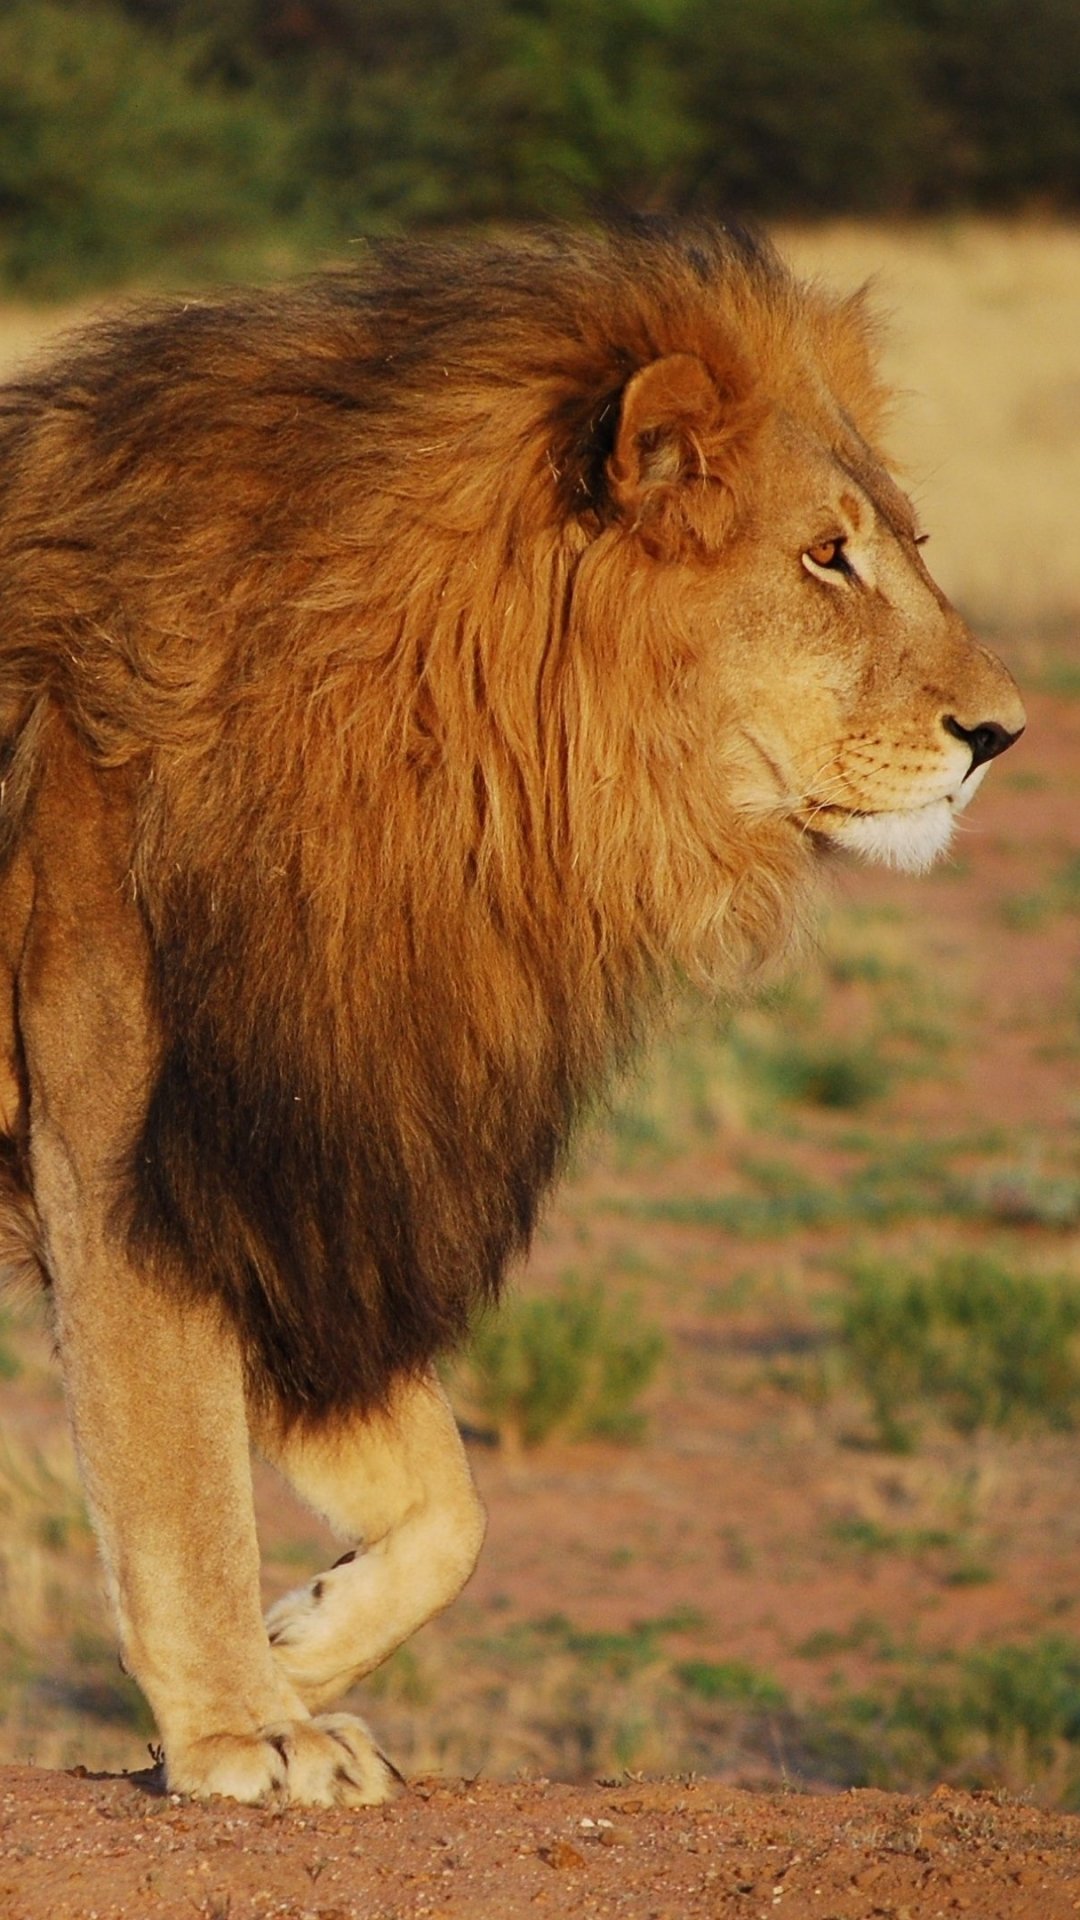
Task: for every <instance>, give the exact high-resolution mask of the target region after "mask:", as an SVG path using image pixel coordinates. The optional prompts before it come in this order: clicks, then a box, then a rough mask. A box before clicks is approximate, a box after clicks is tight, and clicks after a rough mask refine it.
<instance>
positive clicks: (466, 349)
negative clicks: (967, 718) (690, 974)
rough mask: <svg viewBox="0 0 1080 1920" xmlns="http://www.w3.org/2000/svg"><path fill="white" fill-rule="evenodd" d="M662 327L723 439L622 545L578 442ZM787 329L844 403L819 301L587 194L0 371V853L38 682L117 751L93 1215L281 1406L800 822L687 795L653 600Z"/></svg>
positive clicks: (693, 765)
mask: <svg viewBox="0 0 1080 1920" xmlns="http://www.w3.org/2000/svg"><path fill="white" fill-rule="evenodd" d="M665 355H694V356H696V357H697V359H698V360H699V361H700V362H701V364H702V365H703V366H704V367H705V368H706V369H707V370H708V374H709V377H710V379H711V380H712V381H713V382H714V384H715V388H716V391H717V393H718V394H719V395H720V396H721V398H722V400H723V402H724V406H725V409H726V413H725V419H726V422H727V424H726V425H725V429H724V432H725V434H726V436H727V438H726V441H725V443H724V447H721V445H720V441H719V440H718V441H717V444H716V447H715V448H714V449H713V453H714V454H715V458H716V460H717V461H719V460H720V459H721V458H723V459H724V460H726V462H727V469H726V472H727V483H726V485H725V489H724V499H723V503H722V507H721V503H719V496H718V495H717V504H716V505H715V508H714V507H713V505H712V504H711V502H712V499H713V496H712V495H710V494H708V493H707V491H706V479H707V476H706V475H705V474H704V472H703V475H702V490H701V494H700V514H699V518H698V521H697V522H695V529H696V530H695V532H694V536H693V539H692V540H691V538H690V534H689V532H687V533H686V537H685V540H683V537H682V534H681V533H680V532H679V530H678V528H676V527H675V525H674V522H672V523H671V524H670V525H669V524H668V522H667V521H665V520H663V519H662V518H660V517H658V518H657V521H656V526H657V532H656V534H655V537H653V538H652V539H651V542H650V543H647V544H646V545H644V546H643V545H642V544H641V542H640V541H639V540H638V539H637V538H636V537H635V536H634V533H633V530H632V529H630V530H628V528H627V526H626V524H625V523H624V521H623V520H622V519H620V512H621V508H620V499H621V496H620V494H619V491H618V489H619V486H620V485H621V484H622V482H621V479H620V476H619V474H618V472H617V471H616V468H615V465H614V463H613V452H614V447H615V436H616V431H617V427H618V422H619V417H620V407H621V404H622V398H623V395H624V392H625V390H626V387H627V383H628V381H630V380H631V379H632V377H633V376H634V375H635V374H636V373H637V372H638V371H639V370H640V369H642V368H644V367H647V366H649V364H650V363H651V362H652V361H654V360H656V359H657V358H658V357H662V356H665ZM808 368H813V369H824V374H823V377H824V378H825V379H827V380H828V382H829V383H830V385H831V387H832V388H833V389H834V390H836V391H838V392H840V393H841V394H842V396H843V398H844V404H845V406H846V407H847V408H848V410H849V411H850V413H851V414H852V416H853V417H854V418H855V419H856V420H857V421H858V422H859V423H860V425H861V427H862V430H863V431H866V432H871V431H872V430H873V427H874V416H875V410H876V408H877V405H878V399H879V396H878V394H877V391H876V389H875V387H874V385H873V382H872V380H871V377H870V375H869V371H868V359H867V352H866V342H865V338H864V327H863V322H862V320H861V318H860V316H859V314H858V312H857V311H856V309H855V308H854V307H853V306H850V305H848V306H845V305H843V304H839V303H833V302H830V301H829V300H828V299H826V298H825V297H824V296H817V295H807V293H806V292H805V290H796V289H795V288H794V287H793V284H792V283H791V282H790V281H789V280H788V278H787V276H786V275H785V274H784V272H783V271H782V269H780V268H779V266H778V265H777V263H776V262H775V260H774V259H773V257H772V255H771V254H769V253H768V251H767V250H765V249H762V248H757V247H755V246H753V245H751V244H749V243H748V242H747V241H746V240H745V238H744V237H742V236H739V235H732V234H729V233H727V232H725V231H724V230H723V229H710V228H700V229H697V228H695V229H692V230H682V229H669V228H664V227H652V226H650V225H648V224H634V223H628V224H627V225H626V226H625V227H624V228H622V229H620V230H617V231H610V232H602V233H597V234H595V235H593V236H591V237H589V236H587V237H584V238H582V237H577V238H568V237H566V236H563V235H559V234H554V235H553V234H540V235H536V236H533V237H531V238H526V239H524V240H521V241H518V242H515V243H508V244H506V245H502V244H495V243H491V244H487V245H481V246H479V247H476V246H472V247H469V248H461V249H456V248H452V247H451V248H443V247H427V246H411V245H410V246H408V247H401V248H390V249H384V250H382V251H381V252H378V253H376V254H375V255H373V256H372V258H371V259H370V260H369V261H368V262H367V264H366V265H364V266H363V267H362V268H360V269H358V270H357V271H356V272H350V273H337V274H331V275H327V276H324V277H322V278H320V279H318V280H316V281H314V282H311V283H309V284H307V285H304V286H302V287H299V288H296V289H293V290H292V291H288V292H281V293H268V294H262V295H237V296H228V297H226V298H224V299H222V300H219V301H205V302H204V301H195V302H192V303H189V304H187V305H183V306H181V305H174V306H170V307H167V308H163V309H161V310H154V311H150V312H144V313H141V314H134V315H132V316H129V317H126V318H120V319H118V320H115V321H112V322H109V323H107V324H104V325H102V326H101V327H99V328H97V329H95V330H94V331H92V332H91V333H90V334H89V335H87V336H86V337H85V339H84V340H83V341H81V342H79V343H77V344H76V345H75V346H74V347H73V348H72V349H71V350H70V351H69V353H68V354H67V355H66V357H64V358H63V359H61V360H59V361H57V362H56V363H54V364H53V365H51V366H48V367H46V368H45V369H44V370H43V371H41V372H40V373H39V374H37V375H36V376H33V377H31V378H28V379H26V380H25V381H23V382H22V383H21V384H19V385H17V386H14V387H12V388H9V389H8V390H7V392H6V394H4V395H3V396H0V507H2V513H0V529H2V530H0V603H2V604H3V606H4V609H5V616H4V617H5V625H4V629H3V634H2V637H0V653H2V658H3V682H2V685H3V693H2V698H0V726H2V728H3V731H4V748H3V751H4V754H5V764H6V766H7V767H8V769H9V774H10V777H9V781H8V785H7V788H6V794H5V797H4V799H3V801H2V803H0V851H2V850H5V849H6V850H8V851H10V850H11V849H12V848H13V847H14V846H16V845H17V844H18V841H19V837H20V834H21V833H22V832H23V831H24V830H25V826H26V823H27V821H28V820H29V818H30V816H31V810H32V797H33V790H34V778H33V774H34V766H35V764H36V746H35V744H34V742H35V739H36V735H34V734H32V733H31V732H30V731H28V728H29V727H30V724H31V719H32V717H34V716H36V720H35V724H37V721H39V720H40V717H41V715H42V714H43V713H44V712H45V711H46V709H49V710H53V709H57V708H58V709H59V710H60V711H62V712H63V714H64V715H65V716H66V718H67V720H68V722H69V724H70V726H71V727H72V728H73V729H74V731H75V734H76V736H77V738H78V740H79V741H80V743H81V747H82V750H83V751H84V752H85V753H86V755H87V756H88V758H89V759H90V761H91V763H92V765H93V766H94V767H95V768H97V769H98V770H99V773H100V777H101V778H102V779H103V780H108V779H116V780H121V781H124V782H126V783H127V788H128V789H129V790H130V793H131V796H132V799H131V806H132V813H131V849H130V873H129V881H130V890H131V893H132V895H133V897H134V898H135V899H136V900H137V902H138V906H139V911H140V912H141V915H142V917H143V921H144V925H145V928H146V933H147V938H148V942H149V947H150V951H151V954H152V964H153V995H154V1003H155V1008H156V1017H157V1021H158V1025H159V1028H160V1042H161V1053H160V1068H159V1072H158V1075H157V1079H156V1083H155V1085H154V1086H153V1088H152V1090H151V1092H150V1096H149V1101H148V1106H147V1110H146V1113H145V1115H143V1116H142V1117H141V1119H140V1126H139V1132H138V1137H137V1139H135V1140H133V1142H132V1149H131V1156H130V1161H129V1164H128V1166H127V1167H126V1168H125V1169H124V1171H123V1176H122V1182H121V1192H120V1201H119V1204H120V1206H121V1208H122V1216H123V1218H124V1221H125V1231H127V1232H129V1233H130V1234H131V1235H133V1236H134V1239H135V1242H136V1243H137V1245H138V1247H139V1248H140V1251H141V1253H142V1254H143V1256H144V1257H146V1258H148V1259H149V1261H150V1263H151V1265H152V1266H153V1268H154V1270H155V1271H156V1272H158V1273H159V1274H160V1275H161V1276H162V1283H163V1284H170V1285H173V1286H175V1287H177V1288H182V1289H194V1290H207V1289H208V1290H211V1291H213V1292H215V1293H217V1294H218V1295H219V1296H220V1297H221V1298H222V1299H223V1300H224V1301H225V1302H226V1303H227V1305H228V1307H229V1309H230V1311H231V1312H232V1314H233V1315H234V1316H235V1318H236V1321H237V1323H238V1325H239V1326H240V1328H241V1330H242V1332H243V1335H244V1337H245V1341H246V1347H247V1352H248V1357H249V1363H250V1370H251V1376H252V1382H253V1385H254V1387H255V1389H256V1390H257V1391H266V1392H268V1393H270V1394H271V1395H272V1396H273V1397H274V1398H275V1399H276V1400H278V1401H279V1402H280V1403H281V1404H282V1406H283V1407H284V1408H285V1410H286V1411H287V1412H289V1413H291V1414H294V1415H317V1414H320V1413H324V1412H326V1411H329V1410H331V1409H334V1408H341V1407H344V1406H347V1405H350V1404H371V1403H374V1402H377V1401H378V1400H379V1399H380V1397H381V1396H382V1395H383V1393H384V1391H385V1388H386V1385H387V1382H388V1380H389V1378H390V1377H391V1375H392V1374H393V1373H394V1372H395V1371H397V1370H400V1369H402V1368H414V1367H418V1366H420V1365H421V1364H423V1363H424V1362H426V1361H427V1360H428V1359H430V1357H431V1355H432V1353H433V1352H434V1351H436V1350H437V1349H438V1348H439V1347H441V1346H443V1345H445V1344H446V1343H447V1342H449V1341H452V1340H454V1339H455V1338H457V1337H458V1336H459V1335H460V1334H461V1332H462V1330H463V1328H464V1326H465V1324H466V1319H467V1316H468V1313H469V1311H470V1310H471V1308H472V1307H473V1306H474V1305H475V1304H476V1302H477V1301H478V1300H483V1299H487V1298H490V1297H491V1296H492V1295H493V1294H494V1293H495V1292H496V1290H497V1288H498V1285H499V1282H500V1279H501V1277H502V1274H503V1272H504V1269H505V1266H506V1262H507V1260H508V1258H509V1257H510V1256H511V1255H512V1254H514V1253H515V1252H517V1251H519V1250H520V1249H521V1248H523V1247H524V1246H525V1245H526V1244H527V1242H528V1238H529V1234H530V1232H531V1230H532V1227H533V1223H534V1219H535V1214H536V1208H537V1205H538V1202H539V1199H540V1198H541V1196H542V1195H543V1193H544V1191H545V1189H546V1188H547V1186H548V1184H549V1182H550V1181H551V1179H552V1176H553V1174H554V1172H555V1171H556V1168H557V1166H558V1163H559V1159H560V1155H561V1153H562V1151H563V1148H564V1145H565V1142H566V1140H567V1137H568V1132H569V1129H570V1127H571V1125H572V1123H573V1120H574V1117H575V1114H576V1112H577V1110H578V1108H579V1107H580V1104H581V1102H582V1100H583V1099H585V1098H586V1097H588V1096H589V1095H590V1094H592V1093H593V1092H594V1090H595V1089H596V1087H597V1085H598V1083H599V1082H601V1081H602V1080H603V1077H604V1076H605V1074H606V1073H607V1072H608V1071H609V1070H610V1066H611V1064H612V1061H613V1060H615V1059H617V1058H618V1057H619V1056H620V1055H622V1054H624V1053H625V1052H626V1050H627V1049H628V1048H629V1047H631V1046H632V1045H633V1043H634V1041H635V1038H636V1035H637V1030H638V1025H639V1023H640V1021H641V1019H642V1017H643V1013H644V1012H645V1011H647V1009H648V1007H649V1005H650V1004H651V1001H652V999H653V997H654V996H655V995H656V993H657V992H658V991H660V990H661V989H662V987H663V984H664V982H665V980H666V979H668V978H669V977H670V974H671V971H672V969H673V968H683V969H694V970H699V971H701V970H705V971H709V972H711V973H712V974H714V975H719V976H720V977H721V978H731V977H734V976H736V975H738V974H739V972H740V971H742V970H744V969H745V967H746V965H747V964H748V963H749V962H751V961H752V960H753V959H754V957H755V956H756V955H758V954H759V953H760V952H762V951H764V950H767V949H773V948H775V946H776V945H777V943H778V941H779V940H781V939H782V938H783V937H784V935H785V932H786V930H787V928H788V926H789V924H790V922H791V919H792V917H793V915H794V913H795V911H796V908H797V903H798V900H799V897H800V894H801V890H802V886H803V882H804V879H805V873H806V867H807V856H806V855H805V853H804V852H803V850H802V849H800V847H799V846H798V844H797V843H796V842H795V841H794V840H793V838H792V836H790V835H788V834H785V833H782V832H781V830H780V828H779V826H777V825H775V824H770V822H769V821H767V820H763V821H758V822H756V823H754V824H752V825H751V824H748V823H747V822H746V821H745V820H744V819H742V818H740V817H739V816H738V815H737V814H736V812H735V811H734V809H733V808H732V807H731V806H730V805H729V804H728V802H727V800H726V797H725V794H724V791H723V783H722V780H721V779H719V778H718V777H717V774H716V770H715V755H716V748H715V737H716V734H717V732H718V731H719V732H721V733H722V729H723V725H724V714H723V710H722V707H720V708H718V707H717V706H716V704H715V698H714V696H715V687H714V686H713V684H712V682H708V691H709V704H708V705H706V703H705V700H704V694H703V691H702V690H703V688H704V687H705V686H706V679H705V677H704V676H705V675H706V672H707V669H706V666H705V665H704V664H703V661H702V658H701V653H702V647H701V641H700V638H699V635H698V632H697V630H696V628H695V626H694V622H693V621H692V620H691V619H690V618H689V617H688V616H687V615H686V614H685V613H684V611H683V608H684V603H685V602H686V599H687V595H689V596H690V597H691V598H693V596H694V595H698V596H700V594H701V592H702V590H703V582H704V581H705V579H706V572H707V569H708V568H709V567H710V566H711V567H712V568H713V569H714V572H715V570H716V569H718V568H719V567H720V564H721V563H720V561H719V559H718V546H719V535H718V534H715V535H714V533H713V532H712V531H710V529H711V528H712V527H713V524H714V523H713V521H711V520H710V519H709V518H708V514H709V513H710V512H714V513H715V515H716V516H719V515H720V513H721V510H722V512H723V514H724V515H725V516H726V518H725V519H724V522H723V524H724V526H725V528H726V529H727V531H729V532H730V529H731V526H732V525H733V524H735V522H734V521H733V520H732V516H733V515H737V511H738V501H739V479H738V475H739V470H740V468H739V463H740V461H745V460H746V459H748V458H751V457H752V440H753V431H754V422H755V420H756V419H758V418H759V417H760V416H761V413H762V410H763V409H764V408H765V407H767V406H770V405H775V404H780V403H782V401H783V398H784V395H785V394H787V393H788V392H789V391H791V390H792V389H793V388H795V387H798V386H799V385H800V383H803V384H805V383H806V379H807V369H808ZM642 446H643V447H644V448H645V452H644V453H643V454H642V459H643V460H646V459H647V458H648V456H649V448H648V444H647V436H643V437H642ZM725 449H726V450H725ZM712 457H713V455H712V454H710V458H712ZM703 459H704V456H703ZM658 471H659V468H658ZM660 491H661V488H660V484H659V482H658V484H657V492H658V494H659V492H660ZM715 491H716V490H715V489H714V492H715ZM720 524H721V522H720V519H719V518H716V520H715V525H716V527H717V528H719V526H720Z"/></svg>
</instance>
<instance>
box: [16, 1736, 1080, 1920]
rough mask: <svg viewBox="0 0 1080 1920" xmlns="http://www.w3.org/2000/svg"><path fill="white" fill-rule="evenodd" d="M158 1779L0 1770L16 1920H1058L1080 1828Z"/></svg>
mask: <svg viewBox="0 0 1080 1920" xmlns="http://www.w3.org/2000/svg"><path fill="white" fill-rule="evenodd" d="M147 1780H148V1777H147V1776H134V1775H133V1776H129V1777H126V1778H125V1777H115V1776H97V1777H95V1776H92V1775H79V1774H59V1773H45V1772H37V1771H35V1770H34V1769H32V1768H23V1767H8V1768H4V1769H3V1770H2V1771H0V1913H2V1914H3V1916H4V1920H119V1917H120V1916H123V1917H124V1920H132V1916H139V1920H142V1917H143V1916H145V1917H146V1920H156V1917H157V1916H161V1920H172V1916H174V1915H175V1916H177V1920H180V1916H183V1920H192V1916H205V1920H247V1916H251V1920H271V1916H274V1917H275V1920H354V1916H355V1917H356V1920H360V1917H361V1916H363V1920H413V1916H416V1920H523V1917H524V1916H526V1915H527V1916H529V1920H533V1917H534V1916H536V1915H544V1914H547V1915H552V1916H555V1915H560V1916H561V1915H564V1914H565V1915H570V1914H573V1915H582V1916H598V1917H602V1916H606V1915H611V1916H612V1917H613V1920H615V1916H628V1917H630V1916H632V1917H633V1920H698V1916H701V1917H702V1920H705V1916H708V1920H726V1916H728V1915H731V1916H736V1915H737V1916H739V1920H759V1916H763V1915H773V1914H778V1915H783V1916H784V1920H803V1917H804V1916H805V1917H806V1920H810V1916H813V1920H867V1917H868V1916H872V1915H873V1916H876V1915H882V1916H891V1920H930V1916H936V1915H951V1914H969V1915H972V1916H973V1917H974V1920H1029V1917H1030V1920H1058V1916H1062V1917H1064V1916H1066V1915H1068V1916H1071V1915H1073V1914H1075V1913H1077V1912H1080V1846H1078V1842H1080V1829H1078V1827H1077V1823H1076V1821H1075V1820H1074V1819H1070V1818H1069V1817H1067V1816H1064V1817H1063V1816H1060V1815H1050V1814H1046V1813H1040V1812H1037V1811H1035V1810H1033V1809H1032V1808H1030V1807H1027V1806H1023V1805H1019V1804H1017V1803H1016V1802H1014V1801H1008V1800H1005V1799H1003V1798H1002V1797H1001V1796H998V1795H991V1794H967V1793H958V1792H953V1791H951V1790H950V1789H948V1788H944V1787H942V1788H939V1789H938V1790H937V1791H936V1792H934V1793H931V1794H930V1795H928V1796H925V1797H922V1798H919V1799H913V1798H909V1797H904V1796H900V1795H897V1794H886V1793H876V1792H872V1791H868V1790H867V1791H860V1792H848V1793H843V1794H833V1795H827V1796H826V1795H810V1794H804V1795H799V1794H785V1793H770V1794H749V1793H745V1792H740V1791H738V1790H737V1789H732V1788H728V1787H723V1786H720V1785H718V1784H716V1783H715V1782H709V1781H704V1780H693V1779H692V1780H690V1781H689V1782H687V1781H682V1782H675V1781H664V1782H659V1783H655V1782H654V1783H649V1784H645V1783H643V1784H640V1785H638V1784H636V1783H633V1782H631V1783H630V1784H629V1785H626V1786H622V1787H619V1788H605V1787H603V1786H594V1787H585V1788H583V1787H568V1786H558V1785H554V1784H551V1783H549V1782H547V1781H542V1780H541V1781H530V1782H529V1783H527V1784H514V1785H502V1786H499V1785H494V1784H490V1783H477V1782H473V1783H470V1782H446V1781H433V1780H428V1781H418V1782H415V1783H414V1784H413V1785H412V1786H411V1787H410V1788H409V1789H408V1790H407V1792H406V1793H405V1795H404V1796H403V1797H402V1798H401V1799H400V1800H398V1801H397V1802H396V1803H395V1804H394V1805H393V1806H390V1807H385V1808H379V1809H373V1810H372V1811H371V1812H365V1813H349V1814H346V1813H338V1812H332V1813H329V1812H328V1813H311V1812H306V1813H299V1812H291V1813H285V1814H281V1815H277V1814H274V1813H270V1812H260V1811H256V1810H254V1809H251V1808H246V1807H238V1806H234V1805H231V1804H229V1803H226V1802H224V1801H219V1802H217V1803H215V1804H213V1805H212V1806H194V1805H191V1804H188V1803H185V1802H183V1801H181V1800H179V1799H178V1798H177V1797H176V1796H171V1795H165V1796H163V1795H160V1794H156V1793H154V1792H153V1791H152V1788H151V1787H150V1786H148V1784H147Z"/></svg>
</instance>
